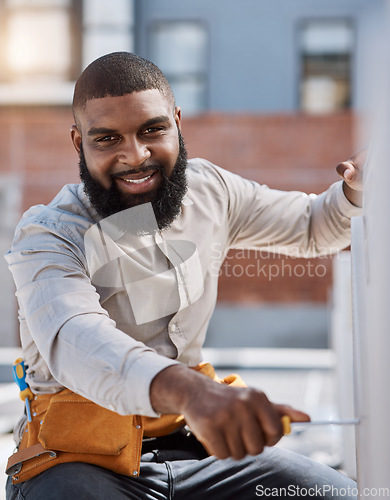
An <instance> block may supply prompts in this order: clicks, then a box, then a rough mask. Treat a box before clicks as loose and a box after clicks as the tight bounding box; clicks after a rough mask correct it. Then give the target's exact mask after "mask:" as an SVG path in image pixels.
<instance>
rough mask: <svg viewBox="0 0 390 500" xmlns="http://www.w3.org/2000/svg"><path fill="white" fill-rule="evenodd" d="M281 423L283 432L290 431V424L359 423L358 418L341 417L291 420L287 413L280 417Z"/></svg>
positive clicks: (287, 432) (288, 432) (285, 433)
mask: <svg viewBox="0 0 390 500" xmlns="http://www.w3.org/2000/svg"><path fill="white" fill-rule="evenodd" d="M281 420H282V425H283V434H284V435H287V434H290V433H291V426H292V425H293V426H294V427H295V426H297V427H298V426H305V425H356V424H358V423H359V419H358V418H351V419H343V420H309V421H308V422H291V418H290V417H289V416H288V415H283V417H282V418H281Z"/></svg>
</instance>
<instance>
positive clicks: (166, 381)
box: [150, 365, 309, 460]
mask: <svg viewBox="0 0 390 500" xmlns="http://www.w3.org/2000/svg"><path fill="white" fill-rule="evenodd" d="M150 397H151V403H152V406H153V408H154V409H155V411H157V412H160V413H181V414H182V415H184V418H185V420H186V422H187V424H188V426H189V427H190V429H191V430H192V432H193V433H194V434H195V436H196V437H197V438H198V439H199V441H201V442H202V443H203V445H204V446H205V448H206V449H207V450H208V451H209V453H210V454H212V455H215V456H217V457H218V458H221V459H224V458H228V457H231V458H234V459H236V460H239V459H241V458H243V457H244V456H246V455H257V454H259V453H261V452H262V451H263V449H264V446H273V445H275V444H276V443H277V442H278V441H279V439H280V438H281V437H282V436H283V428H282V424H281V417H282V416H283V415H288V416H289V417H290V418H291V420H292V421H307V420H309V416H308V415H307V414H306V413H303V412H301V411H298V410H294V409H293V408H291V407H289V406H285V405H276V404H274V403H271V402H270V401H269V400H268V398H267V396H266V395H265V394H264V393H263V392H261V391H258V390H256V389H253V388H249V387H230V386H227V385H224V384H219V383H217V382H215V381H213V380H212V379H210V378H209V377H207V376H205V375H203V374H201V373H197V372H195V371H194V370H191V369H189V368H187V367H185V366H183V365H175V366H170V367H168V368H166V369H165V370H163V371H161V372H160V373H158V374H157V375H156V376H155V378H154V379H153V381H152V384H151V390H150Z"/></svg>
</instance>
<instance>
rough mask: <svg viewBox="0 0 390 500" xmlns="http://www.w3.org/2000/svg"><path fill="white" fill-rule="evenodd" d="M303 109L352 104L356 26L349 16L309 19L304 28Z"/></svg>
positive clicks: (316, 110)
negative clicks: (352, 63) (336, 18)
mask: <svg viewBox="0 0 390 500" xmlns="http://www.w3.org/2000/svg"><path fill="white" fill-rule="evenodd" d="M300 50H301V69H302V71H301V88H300V104H301V109H302V110H303V111H306V112H309V113H310V112H311V113H326V112H333V111H337V110H342V109H347V108H349V107H350V104H351V60H352V50H353V29H352V26H351V23H350V22H348V21H347V20H341V19H339V20H310V21H305V22H304V23H303V25H302V26H301V30H300Z"/></svg>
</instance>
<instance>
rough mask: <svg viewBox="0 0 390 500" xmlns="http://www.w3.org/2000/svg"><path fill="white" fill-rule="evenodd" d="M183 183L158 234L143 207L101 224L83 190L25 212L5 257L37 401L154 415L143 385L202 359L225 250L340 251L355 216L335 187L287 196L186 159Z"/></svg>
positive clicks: (69, 189)
mask: <svg viewBox="0 0 390 500" xmlns="http://www.w3.org/2000/svg"><path fill="white" fill-rule="evenodd" d="M188 185H189V189H188V193H187V195H186V197H185V199H184V200H183V203H182V209H181V213H180V215H179V216H178V217H177V218H176V219H175V221H174V222H173V223H172V225H171V226H170V228H168V229H165V230H163V231H154V230H153V229H154V228H155V227H156V226H155V220H154V214H153V211H152V210H151V205H145V206H141V207H135V208H134V209H129V210H128V211H125V212H123V213H121V214H118V215H114V216H111V217H110V218H108V219H105V220H103V221H99V217H98V216H97V214H96V212H95V211H94V209H93V208H92V207H91V205H90V203H89V201H88V199H87V197H86V195H85V193H84V191H83V186H82V185H67V186H65V187H64V188H63V189H62V190H61V191H60V193H59V194H58V195H57V196H56V198H55V199H54V200H53V201H52V202H51V203H50V204H49V205H47V206H43V205H39V206H35V207H33V208H31V209H30V210H28V211H27V212H26V213H25V214H24V216H23V218H22V220H21V222H20V223H19V225H18V227H17V229H16V233H15V238H14V241H13V244H12V248H11V250H10V251H9V252H8V253H7V255H6V260H7V262H8V264H9V267H10V270H11V272H12V274H13V277H14V280H15V283H16V287H17V298H18V302H19V308H20V310H19V317H20V332H21V342H22V347H23V355H24V359H25V362H26V364H27V365H28V379H27V380H28V383H29V384H30V386H31V389H32V390H33V391H34V392H35V393H38V394H39V393H52V392H57V391H59V390H61V389H63V388H64V387H67V388H69V389H71V390H73V391H75V392H77V393H79V394H81V395H82V396H84V397H86V398H88V399H90V400H92V401H94V402H95V403H97V404H99V405H101V406H104V407H106V408H109V409H111V410H114V411H117V412H118V413H121V414H141V415H147V416H157V415H156V413H155V411H154V410H153V408H152V406H151V404H150V398H149V386H150V383H151V381H152V379H153V377H154V376H155V375H156V374H157V373H158V372H160V371H161V370H162V369H164V368H165V367H167V366H169V365H171V364H174V363H177V362H182V363H185V364H186V365H189V366H194V365H197V364H198V363H199V362H200V361H201V347H202V345H203V342H204V338H205V335H206V331H207V326H208V323H209V320H210V317H211V314H212V312H213V310H214V307H215V303H216V298H217V283H218V275H219V270H220V267H221V265H222V263H223V260H224V258H225V256H226V254H227V252H228V250H229V249H230V248H252V249H258V250H267V251H268V250H271V251H276V252H278V253H283V254H286V255H294V256H315V255H320V254H324V253H329V252H336V251H338V250H340V249H342V248H345V247H346V246H347V245H348V244H349V241H350V218H351V217H352V216H354V215H358V214H359V213H360V209H358V208H357V207H354V206H353V205H351V204H350V203H349V201H348V200H347V199H346V197H345V196H344V193H343V190H342V183H341V182H337V183H335V184H333V185H332V186H331V187H330V188H329V189H328V190H327V191H326V192H325V193H323V194H321V195H318V196H316V195H307V194H304V193H301V192H288V193H287V192H282V191H277V190H272V189H269V188H268V187H266V186H261V185H259V184H257V183H255V182H251V181H249V180H245V179H242V178H241V177H239V176H237V175H235V174H232V173H230V172H227V171H225V170H223V169H221V168H219V167H217V166H215V165H213V164H211V163H210V162H208V161H206V160H202V159H192V160H190V161H189V165H188ZM137 224H138V229H137V228H136V227H135V226H137ZM139 226H141V227H143V226H144V227H146V228H147V231H144V232H143V233H141V234H140V233H139ZM243 327H245V325H243Z"/></svg>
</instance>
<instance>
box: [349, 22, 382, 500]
mask: <svg viewBox="0 0 390 500" xmlns="http://www.w3.org/2000/svg"><path fill="white" fill-rule="evenodd" d="M385 19H386V26H376V28H375V32H373V33H372V36H373V37H378V34H382V35H383V39H382V43H381V47H382V53H381V54H380V61H379V64H378V65H377V71H375V72H374V73H372V74H371V75H370V77H371V91H372V92H375V93H378V91H379V90H380V89H381V90H383V89H385V90H384V92H382V93H381V94H380V110H379V111H380V112H381V114H382V117H381V120H380V121H379V126H378V127H377V129H376V131H375V134H374V140H373V141H372V144H371V148H370V151H369V159H368V167H369V168H368V175H366V179H365V186H364V217H362V218H360V219H358V220H356V221H354V225H353V240H352V243H353V246H352V251H353V259H354V265H353V282H354V293H353V296H354V314H355V317H354V330H355V337H356V347H357V352H356V358H357V361H356V368H357V369H356V373H357V383H356V387H357V395H358V411H359V417H360V420H361V423H360V425H359V426H358V433H357V448H358V482H359V487H360V491H361V492H368V491H370V492H371V494H370V495H366V496H367V497H368V496H369V497H370V498H374V497H379V496H386V497H387V496H389V491H390V490H387V493H382V494H381V493H379V489H380V488H390V476H389V464H390V446H389V443H390V426H389V423H388V422H389V415H390V396H389V380H390V363H389V352H390V335H389V325H390V266H389V248H390V225H389V217H390V196H389V186H390V169H389V162H388V159H389V157H390V142H389V139H388V137H389V130H390V92H389V89H390V67H389V61H390V58H389V47H390V44H389V42H390V39H389V34H390V30H389V26H390V12H389V13H388V15H387V17H386V16H385ZM374 56H375V54H373V55H372V57H373V58H374ZM365 121H367V120H365Z"/></svg>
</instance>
